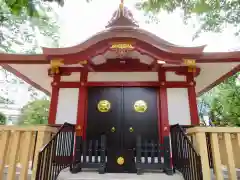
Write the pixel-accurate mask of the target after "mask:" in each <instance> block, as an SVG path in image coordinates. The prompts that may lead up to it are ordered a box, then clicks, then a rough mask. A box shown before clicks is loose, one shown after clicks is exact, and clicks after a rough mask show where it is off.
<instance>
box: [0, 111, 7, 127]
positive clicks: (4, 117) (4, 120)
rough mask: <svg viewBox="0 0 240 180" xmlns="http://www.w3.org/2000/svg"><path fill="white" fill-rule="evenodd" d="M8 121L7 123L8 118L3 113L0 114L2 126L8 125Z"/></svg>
mask: <svg viewBox="0 0 240 180" xmlns="http://www.w3.org/2000/svg"><path fill="white" fill-rule="evenodd" d="M6 121H7V118H6V116H5V115H4V114H3V113H2V112H0V125H4V124H6Z"/></svg>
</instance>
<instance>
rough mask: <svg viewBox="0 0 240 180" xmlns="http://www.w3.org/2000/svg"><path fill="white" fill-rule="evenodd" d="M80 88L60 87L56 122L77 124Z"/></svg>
mask: <svg viewBox="0 0 240 180" xmlns="http://www.w3.org/2000/svg"><path fill="white" fill-rule="evenodd" d="M78 91H79V89H78V88H60V90H59V97H58V105H57V115H56V124H63V123H64V122H68V123H71V124H76V122H77V109H78Z"/></svg>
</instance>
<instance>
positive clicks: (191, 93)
mask: <svg viewBox="0 0 240 180" xmlns="http://www.w3.org/2000/svg"><path fill="white" fill-rule="evenodd" d="M187 82H188V83H189V84H190V85H191V86H189V87H188V100H189V110H190V117H191V125H199V123H200V121H199V116H198V108H197V95H196V90H195V84H196V83H195V81H194V73H190V72H189V73H188V74H187Z"/></svg>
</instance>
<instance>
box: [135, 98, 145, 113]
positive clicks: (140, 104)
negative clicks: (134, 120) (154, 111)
mask: <svg viewBox="0 0 240 180" xmlns="http://www.w3.org/2000/svg"><path fill="white" fill-rule="evenodd" d="M133 108H134V110H135V111H136V112H139V113H144V112H146V111H147V103H146V102H145V101H143V100H137V101H136V102H135V103H134V105H133Z"/></svg>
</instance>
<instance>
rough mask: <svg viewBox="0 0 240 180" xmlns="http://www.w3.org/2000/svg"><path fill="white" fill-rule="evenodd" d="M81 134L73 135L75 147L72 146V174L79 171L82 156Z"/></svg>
mask: <svg viewBox="0 0 240 180" xmlns="http://www.w3.org/2000/svg"><path fill="white" fill-rule="evenodd" d="M81 145H82V136H77V135H76V136H75V147H74V160H73V165H72V169H71V172H72V173H73V174H76V173H78V172H81V156H82V150H81Z"/></svg>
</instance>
